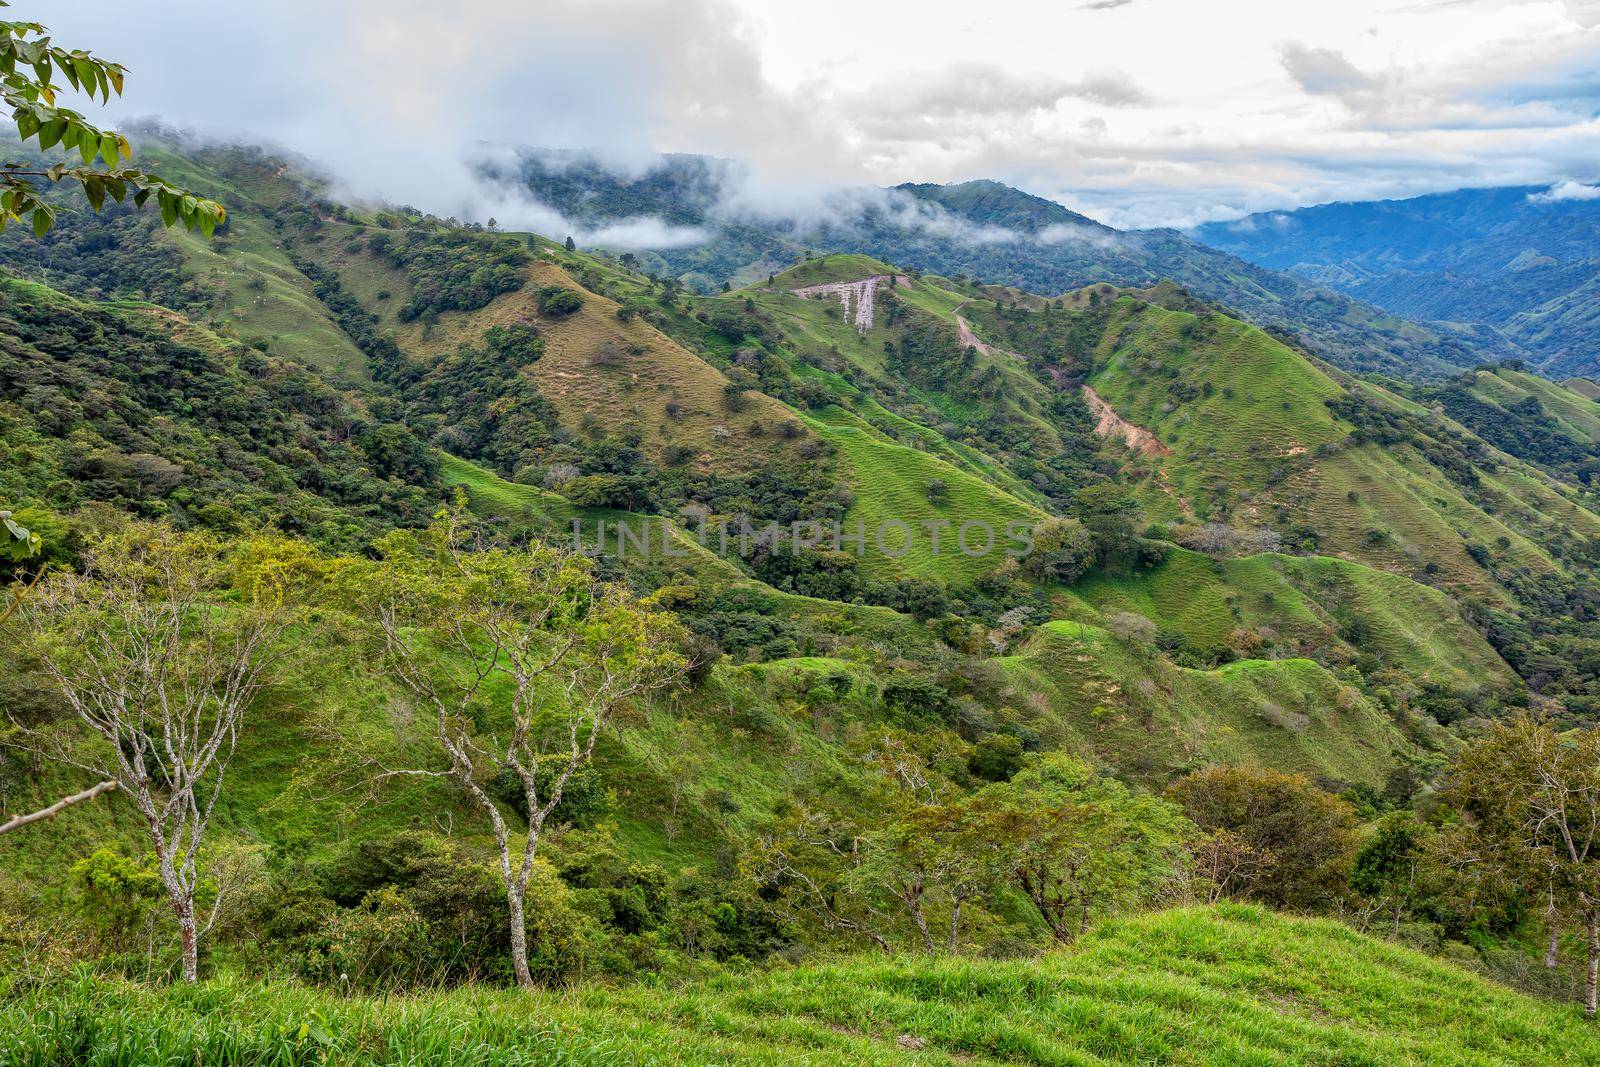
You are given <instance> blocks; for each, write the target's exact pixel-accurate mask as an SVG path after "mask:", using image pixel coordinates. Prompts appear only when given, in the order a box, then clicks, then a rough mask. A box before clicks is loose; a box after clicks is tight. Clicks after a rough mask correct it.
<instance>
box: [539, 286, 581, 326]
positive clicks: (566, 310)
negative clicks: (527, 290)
mask: <svg viewBox="0 0 1600 1067" xmlns="http://www.w3.org/2000/svg"><path fill="white" fill-rule="evenodd" d="M538 305H539V313H540V314H541V315H544V316H545V317H546V318H552V319H564V318H566V317H567V316H568V315H572V314H575V313H576V312H578V311H579V310H581V309H582V308H583V298H582V297H581V296H579V295H578V294H577V293H576V292H574V291H573V290H571V289H568V288H567V287H566V286H563V285H547V286H545V287H544V288H542V289H540V290H539V296H538Z"/></svg>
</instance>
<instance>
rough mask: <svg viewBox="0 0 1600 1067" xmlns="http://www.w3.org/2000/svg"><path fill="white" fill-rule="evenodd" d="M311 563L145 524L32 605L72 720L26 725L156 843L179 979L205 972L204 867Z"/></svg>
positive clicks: (293, 551)
mask: <svg viewBox="0 0 1600 1067" xmlns="http://www.w3.org/2000/svg"><path fill="white" fill-rule="evenodd" d="M312 563H313V558H312V557H311V556H310V554H309V552H308V551H307V550H305V549H304V548H303V547H302V546H296V545H294V544H292V543H289V542H282V541H277V540H269V539H259V540H253V541H249V542H246V543H245V544H244V545H243V546H241V547H240V548H238V549H235V550H231V551H230V550H228V549H225V548H224V546H223V545H222V544H221V543H219V542H217V541H216V540H214V539H212V538H209V537H205V536H202V535H198V534H182V533H178V532H176V531H173V530H172V529H170V528H167V527H163V526H154V525H136V526H131V527H129V528H128V529H126V530H124V531H121V532H117V533H113V534H109V535H107V536H105V537H102V538H101V539H100V540H99V541H97V542H95V543H93V544H91V545H90V546H89V547H88V548H87V549H86V550H85V552H84V559H83V569H82V571H81V572H79V573H70V572H65V571H56V572H51V573H49V574H47V575H46V576H45V578H44V580H43V581H41V582H40V583H39V584H38V585H37V586H36V587H35V589H34V592H33V594H32V595H31V596H30V597H29V598H28V600H27V601H26V602H25V603H24V605H23V608H22V614H23V617H24V619H25V621H26V622H27V623H28V627H29V630H30V637H31V644H32V651H33V652H34V653H35V655H36V658H37V660H38V662H39V664H40V667H41V669H42V670H43V672H44V674H45V676H46V677H47V678H49V679H50V680H51V681H52V682H53V683H54V685H55V688H56V689H57V690H58V691H59V693H60V695H61V697H62V699H63V700H64V701H65V702H66V704H67V706H68V707H69V708H70V709H71V710H72V712H73V713H74V715H73V719H69V720H67V721H66V722H64V723H60V724H55V725H54V726H51V727H38V726H24V725H23V724H18V726H19V728H20V729H21V730H22V733H23V735H24V736H26V737H28V738H30V739H31V740H32V741H34V742H35V743H36V744H37V745H38V746H39V747H40V748H41V749H42V750H43V751H45V752H46V753H47V754H49V755H52V756H54V757H55V758H57V759H59V760H62V761H64V762H67V763H69V764H72V765H74V766H77V767H80V768H83V769H85V770H89V771H92V772H94V773H95V774H96V775H97V776H99V777H100V778H101V779H105V780H111V781H115V782H116V789H117V792H118V794H120V795H124V796H127V797H128V798H129V799H130V800H131V801H132V802H133V804H134V806H135V807H136V808H137V809H138V812H139V814H140V816H141V817H142V819H143V820H144V823H145V827H146V830H147V831H148V833H149V836H150V843H151V847H152V848H153V850H154V852H155V856H156V861H157V865H158V867H159V871H160V875H161V884H162V886H163V888H164V889H165V891H166V895H167V899H168V903H169V904H170V905H171V907H172V911H173V914H174V915H175V917H176V918H177V923H178V930H179V934H180V937H181V940H182V951H183V977H184V979H185V980H187V981H190V982H192V981H195V980H196V977H197V975H198V961H199V940H200V938H201V936H202V935H203V934H204V933H205V930H202V929H199V928H197V926H196V923H195V906H194V899H195V890H196V888H197V886H198V884H199V873H198V860H199V856H200V850H201V847H202V846H203V844H204V842H205V836H206V831H207V830H208V828H209V826H210V823H211V817H212V813H213V812H214V811H215V810H216V806H217V802H218V801H219V800H220V799H221V797H222V792H223V783H224V779H225V776H226V773H227V769H228V764H229V762H230V761H231V759H232V757H233V754H234V750H235V749H236V748H237V747H238V744H239V737H240V735H241V733H242V732H243V730H244V725H245V715H246V712H247V710H248V709H249V706H250V704H251V702H252V700H253V699H254V698H255V696H256V693H257V692H258V691H259V690H260V688H261V685H262V681H263V678H264V675H265V672H266V670H267V668H268V666H269V664H270V662H271V658H272V650H273V646H274V643H275V641H276V638H277V636H278V634H279V632H280V631H281V630H282V628H283V626H284V625H285V623H286V621H287V619H288V617H289V614H290V613H289V611H288V608H287V597H288V594H289V591H290V588H291V586H292V585H294V584H296V583H297V582H298V581H299V580H300V579H301V577H302V576H303V575H304V573H305V572H306V571H307V570H308V568H311V567H312Z"/></svg>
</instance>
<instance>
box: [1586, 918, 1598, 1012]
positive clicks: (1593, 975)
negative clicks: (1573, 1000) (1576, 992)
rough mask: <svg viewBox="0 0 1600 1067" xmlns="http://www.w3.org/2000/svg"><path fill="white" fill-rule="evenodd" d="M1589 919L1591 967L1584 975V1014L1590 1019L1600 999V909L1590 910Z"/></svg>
mask: <svg viewBox="0 0 1600 1067" xmlns="http://www.w3.org/2000/svg"><path fill="white" fill-rule="evenodd" d="M1587 918H1588V920H1589V967H1588V972H1587V973H1586V974H1585V975H1584V983H1583V1014H1584V1015H1585V1016H1587V1017H1588V1018H1590V1019H1593V1018H1594V1017H1595V1007H1596V1001H1597V999H1600V911H1595V910H1592V909H1591V910H1590V912H1589V914H1588V916H1587Z"/></svg>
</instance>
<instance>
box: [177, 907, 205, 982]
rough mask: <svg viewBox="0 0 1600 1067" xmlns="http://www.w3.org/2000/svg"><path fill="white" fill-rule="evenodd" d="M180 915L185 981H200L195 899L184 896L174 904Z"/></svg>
mask: <svg viewBox="0 0 1600 1067" xmlns="http://www.w3.org/2000/svg"><path fill="white" fill-rule="evenodd" d="M172 910H173V911H175V912H177V913H178V933H179V935H180V936H181V937H182V939H183V980H184V981H185V982H198V981H199V980H200V937H199V935H198V934H197V933H196V932H195V928H194V898H193V897H191V896H189V895H188V894H184V895H183V896H182V897H181V898H180V899H179V900H175V901H173V903H172Z"/></svg>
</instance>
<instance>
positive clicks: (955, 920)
mask: <svg viewBox="0 0 1600 1067" xmlns="http://www.w3.org/2000/svg"><path fill="white" fill-rule="evenodd" d="M960 947H961V898H960V897H956V899H955V903H953V904H951V905H950V951H951V953H952V954H953V953H955V952H957V951H959V949H960Z"/></svg>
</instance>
